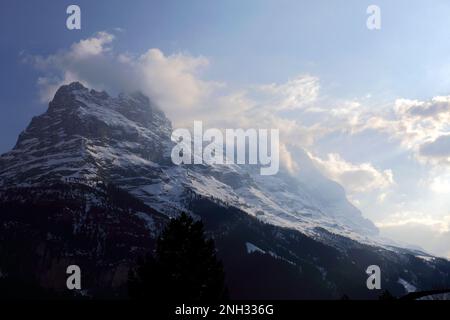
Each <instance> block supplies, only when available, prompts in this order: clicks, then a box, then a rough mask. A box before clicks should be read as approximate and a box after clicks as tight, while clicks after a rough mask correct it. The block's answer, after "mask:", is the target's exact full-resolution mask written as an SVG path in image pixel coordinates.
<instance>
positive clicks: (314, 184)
mask: <svg viewBox="0 0 450 320" xmlns="http://www.w3.org/2000/svg"><path fill="white" fill-rule="evenodd" d="M171 132H172V127H171V123H170V121H169V120H168V119H167V118H166V117H165V115H164V113H163V112H162V111H160V110H159V109H158V108H157V107H156V106H154V105H153V104H152V103H151V101H150V100H149V99H148V98H147V97H146V96H144V95H143V94H141V93H133V94H120V95H119V96H118V97H116V98H113V97H110V96H109V95H108V94H107V93H105V92H97V91H95V90H89V89H87V88H85V87H84V86H83V85H82V84H80V83H79V82H74V83H71V84H69V85H65V86H62V87H61V88H59V90H58V91H57V92H56V94H55V97H54V99H53V100H52V101H51V102H50V104H49V108H48V110H47V112H45V113H44V114H43V115H41V116H38V117H35V118H33V120H32V121H31V123H30V125H29V126H28V127H27V129H26V130H25V131H24V132H22V133H21V134H20V136H19V139H18V142H17V144H16V146H15V147H14V149H13V150H12V151H10V152H8V153H6V154H4V155H3V156H1V158H0V186H2V187H8V186H16V187H17V186H31V185H38V184H40V183H48V182H49V181H65V180H67V179H77V180H78V181H85V182H86V183H89V181H92V180H102V181H104V182H109V183H113V184H114V185H116V186H119V187H120V188H122V189H124V190H126V191H129V192H130V193H131V194H133V195H135V196H136V197H138V198H139V199H141V200H143V201H144V203H146V204H147V205H148V206H150V207H152V208H154V209H156V210H158V211H160V212H163V213H166V214H167V215H173V214H176V213H178V212H181V211H189V202H190V199H191V198H192V197H193V196H201V197H206V198H210V199H214V200H215V201H220V202H223V203H227V205H229V206H235V207H237V208H239V209H242V210H243V211H245V212H247V213H248V214H250V215H253V216H258V218H259V219H260V220H262V221H265V222H268V223H272V224H275V225H280V226H286V227H290V228H294V229H297V230H301V231H304V232H308V233H311V234H312V233H314V232H315V231H314V230H315V228H316V227H320V228H325V229H328V230H330V231H332V232H335V233H339V234H343V235H347V236H351V235H354V236H355V237H359V238H364V237H366V236H372V235H376V233H377V229H376V227H375V226H374V225H373V224H372V223H371V222H370V221H369V220H367V219H364V218H363V217H362V215H361V213H360V212H359V211H358V210H357V209H356V208H355V207H354V206H352V205H351V204H350V203H349V202H348V201H347V199H346V198H345V193H344V192H343V189H342V188H341V187H340V186H339V185H337V184H336V183H334V182H332V181H330V180H327V179H326V178H325V177H323V176H322V175H321V174H320V173H319V172H318V171H317V170H316V169H315V168H314V166H313V165H312V164H311V162H310V160H309V158H308V157H307V156H306V154H303V155H302V154H300V155H298V159H297V160H298V161H299V162H300V165H301V166H302V168H305V169H304V171H306V172H305V174H304V175H301V176H300V177H299V178H293V177H291V176H290V175H289V174H288V173H287V172H283V171H282V172H280V173H279V174H278V175H276V176H273V177H261V176H259V175H258V174H257V172H256V170H253V168H252V167H251V166H249V165H247V166H245V165H244V166H237V165H227V166H223V165H222V166H204V165H202V166H195V165H192V166H176V165H174V164H172V162H171V159H170V151H171V148H172V146H173V143H172V141H171V140H170V136H171Z"/></svg>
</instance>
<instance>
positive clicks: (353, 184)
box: [309, 153, 394, 193]
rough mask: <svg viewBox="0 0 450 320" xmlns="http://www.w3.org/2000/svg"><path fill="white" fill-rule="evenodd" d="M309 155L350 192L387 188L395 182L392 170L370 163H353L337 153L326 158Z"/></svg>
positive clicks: (329, 175) (320, 167) (323, 170)
mask: <svg viewBox="0 0 450 320" xmlns="http://www.w3.org/2000/svg"><path fill="white" fill-rule="evenodd" d="M309 156H310V158H311V159H312V160H313V162H314V164H315V165H316V166H317V167H318V168H319V170H321V171H322V172H324V173H325V175H327V176H328V177H329V178H331V179H332V180H334V181H337V182H339V183H340V184H341V185H343V186H344V187H345V188H346V190H347V191H349V192H350V193H358V192H367V191H371V190H380V189H385V188H388V187H390V186H392V185H393V184H394V178H393V174H392V171H391V170H384V171H380V170H377V169H376V168H375V167H373V165H372V164H370V163H361V164H353V163H350V162H347V161H345V160H344V159H342V158H341V156H340V155H339V154H336V153H330V154H328V157H327V159H325V160H324V159H321V158H319V157H317V156H314V155H312V154H311V153H310V154H309Z"/></svg>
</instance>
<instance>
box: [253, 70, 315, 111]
mask: <svg viewBox="0 0 450 320" xmlns="http://www.w3.org/2000/svg"><path fill="white" fill-rule="evenodd" d="M254 89H255V91H257V92H258V93H259V94H261V95H262V99H263V100H264V101H265V104H267V105H269V106H270V107H271V108H272V110H295V109H301V108H304V107H305V106H307V105H310V104H311V103H312V102H314V101H316V100H317V98H318V95H319V89H320V86H319V79H318V78H317V77H313V76H310V75H301V76H298V77H296V78H293V79H291V80H288V81H287V82H285V83H281V84H276V83H271V84H265V85H259V86H255V87H254Z"/></svg>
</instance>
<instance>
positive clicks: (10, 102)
mask: <svg viewBox="0 0 450 320" xmlns="http://www.w3.org/2000/svg"><path fill="white" fill-rule="evenodd" d="M69 4H77V5H79V6H80V7H81V12H82V29H81V30H72V31H70V30H67V29H66V27H65V20H66V17H67V15H66V13H65V11H66V8H67V6H68V5H69ZM370 4H375V5H378V6H379V7H380V9H381V29H380V30H376V31H371V30H368V29H367V27H366V19H367V17H368V15H367V13H366V9H367V7H368V6H369V5H370ZM0 13H1V19H0V32H1V41H0V61H1V70H2V72H1V73H0V115H1V116H0V134H1V136H2V138H1V139H0V152H6V151H7V150H9V149H10V148H12V147H13V145H14V143H15V141H16V138H17V135H18V134H19V133H20V131H21V130H23V129H24V128H25V127H26V125H27V124H28V123H29V121H30V120H31V118H32V117H33V116H35V115H38V114H40V113H42V112H43V111H45V109H46V100H45V98H43V96H42V94H43V93H42V90H50V89H49V88H43V86H42V83H41V85H39V84H38V81H39V80H38V79H41V80H42V79H44V80H45V81H46V82H45V83H46V84H48V82H52V84H57V83H58V81H59V80H61V81H64V80H65V79H64V76H63V75H64V74H66V75H67V73H69V74H70V77H69V78H70V79H72V78H73V77H74V78H76V79H78V80H83V81H85V82H88V83H92V84H93V85H94V86H95V85H97V86H100V87H101V88H104V89H109V90H112V91H114V90H115V89H118V88H117V87H118V86H120V84H119V83H114V84H112V83H111V81H109V80H108V79H104V81H103V79H101V77H99V76H98V74H100V75H101V74H102V72H105V70H107V69H110V68H114V67H113V63H114V61H118V59H119V55H122V56H121V58H123V57H125V58H126V59H127V62H126V63H124V64H123V66H122V67H123V68H125V69H121V70H119V71H114V72H113V73H111V74H112V75H115V76H119V75H123V74H124V72H126V70H127V69H126V67H127V66H130V65H133V66H134V67H133V68H146V67H149V68H150V67H152V68H153V67H154V68H157V69H158V70H163V71H164V72H167V73H168V74H173V75H174V79H175V80H176V81H179V82H180V83H181V84H182V86H180V88H181V89H183V90H184V91H180V92H178V91H177V89H178V90H181V89H180V88H176V86H174V87H173V88H172V87H171V86H172V85H173V83H172V82H171V80H173V79H167V78H164V79H161V78H158V76H157V75H156V74H155V73H151V72H150V73H149V74H148V73H144V74H142V73H141V72H140V71H139V70H134V69H133V70H134V71H130V74H129V77H130V79H127V80H130V82H131V83H133V80H134V79H131V77H133V76H134V77H137V78H139V79H145V81H147V80H148V81H150V85H152V83H151V82H153V83H154V82H158V83H162V84H163V86H160V88H157V89H154V88H151V89H148V88H147V89H148V93H149V95H152V94H155V95H157V96H158V97H160V96H161V92H162V91H170V90H172V89H173V92H174V96H175V97H176V99H173V97H164V94H162V95H163V98H162V100H161V104H163V105H165V104H167V110H166V112H167V113H168V114H169V115H170V114H171V112H172V113H175V112H174V109H173V108H174V107H173V106H174V105H176V106H178V105H183V103H185V104H186V110H193V109H192V108H193V107H192V104H198V105H199V106H200V107H199V108H198V110H197V111H198V112H202V111H204V110H205V106H211V105H216V104H223V106H222V107H220V108H219V107H217V108H218V112H217V114H218V115H223V114H225V113H220V112H225V111H224V110H234V109H233V108H235V111H236V110H237V111H236V112H239V110H241V109H239V108H242V110H243V112H241V113H239V114H242V117H245V115H246V114H251V113H252V112H254V110H255V108H261V110H266V111H267V110H270V112H267V114H266V115H267V116H266V117H265V118H264V119H263V120H262V121H261V122H264V121H266V120H267V119H271V122H267V123H279V124H280V123H281V124H282V125H283V126H284V127H287V128H291V130H289V129H287V130H286V133H285V137H286V139H289V138H291V139H297V138H298V140H299V141H301V142H299V143H298V145H295V146H289V147H302V148H305V149H306V150H307V151H308V152H309V153H310V156H311V158H312V159H314V161H315V162H316V163H317V166H318V167H320V168H321V169H322V170H323V172H324V174H326V175H328V176H329V177H330V178H332V179H335V180H337V181H338V182H339V183H341V184H342V185H343V186H344V187H345V188H346V190H347V194H348V196H349V199H350V200H351V201H352V202H353V203H354V204H355V205H357V206H358V207H359V208H360V209H361V210H362V211H363V213H364V214H365V215H366V216H368V217H369V218H370V219H372V220H373V221H375V222H376V223H377V224H378V225H379V226H380V228H381V229H382V234H384V235H387V236H390V237H392V238H394V239H396V240H398V241H406V242H410V243H414V244H417V245H421V246H423V247H424V248H426V249H427V250H430V251H432V252H435V253H437V254H440V255H445V256H450V245H448V244H446V243H450V241H449V240H450V233H449V228H450V213H449V210H448V209H447V208H449V205H450V203H449V201H448V200H446V199H447V198H448V192H447V190H450V182H448V181H450V169H449V167H450V165H449V164H448V160H449V157H446V156H447V154H446V153H445V152H446V151H447V150H446V149H445V148H446V147H447V145H446V144H445V143H442V141H440V140H439V141H438V138H439V137H442V139H441V140H443V139H446V136H447V133H448V132H449V128H448V125H446V121H447V120H448V118H447V116H448V114H449V113H450V109H445V108H444V109H442V108H441V107H440V106H442V105H444V106H447V104H448V105H450V103H448V101H447V100H446V99H444V98H436V97H439V96H444V97H446V96H448V95H450V41H449V39H450V22H449V21H450V20H449V19H448V17H449V16H450V2H448V1H444V0H442V1H438V0H437V1H433V3H432V5H430V2H429V1H425V0H422V1H418V0H417V1H406V0H404V1H401V0H395V1H392V0H391V1H381V0H376V1H361V0H354V1H345V2H342V1H340V2H338V1H324V0H319V1H268V0H246V1H232V0H229V1H220V2H219V1H206V0H203V1H199V0H197V1H138V0H136V1H132V2H125V1H114V0H113V1H75V2H73V1H57V2H56V1H50V0H49V1H32V2H31V1H24V0H18V1H6V0H4V1H1V3H0ZM119 28H120V29H119ZM98 32H104V34H103V35H99V34H98ZM105 34H107V35H111V37H112V38H108V37H107V36H105ZM83 39H84V40H86V39H96V41H100V43H101V44H100V46H101V49H102V50H101V52H99V53H98V55H97V56H95V57H89V58H86V57H81V58H79V56H76V55H75V57H78V58H79V60H77V59H78V58H75V60H76V61H75V62H74V61H73V59H72V60H70V58H71V57H74V55H72V56H71V55H70V52H71V51H72V53H73V51H76V50H77V49H76V48H74V47H73V46H74V44H76V43H80V41H82V40H83ZM91 44H92V42H87V45H91ZM79 47H80V46H78V49H79ZM149 49H154V50H153V51H149ZM77 52H78V51H77ZM37 57H40V58H41V62H42V61H45V63H44V66H42V65H41V66H40V67H37V65H38V63H37ZM121 58H120V59H121ZM89 59H91V60H89ZM100 59H103V60H100ZM25 60H26V61H25ZM55 61H57V62H56V64H57V65H52V63H55ZM99 61H102V62H101V63H100V65H102V68H103V69H98V70H95V68H94V70H93V71H97V73H98V74H96V75H93V74H92V73H89V72H88V71H89V70H88V69H90V68H91V67H92V66H96V65H98V62H99ZM103 63H104V64H103ZM65 64H68V65H70V66H68V67H66V66H65ZM77 68H80V69H79V70H83V71H80V72H78V71H79V70H78V69H77ZM124 70H125V71H124ZM125 74H126V73H125ZM66 78H67V77H66ZM55 79H56V80H55ZM66 80H67V79H66ZM136 81H137V80H136ZM53 82H55V83H53ZM140 89H143V90H144V91H145V90H146V88H140ZM158 90H159V91H158ZM48 92H51V91H47V93H48ZM189 95H191V96H189ZM289 95H294V98H295V99H294V100H295V101H294V102H295V104H296V105H290V104H289V103H290V102H289V101H291V100H289ZM185 96H188V98H189V100H186V99H184V98H185ZM291 98H292V97H291ZM183 99H184V100H183ZM449 101H450V99H449ZM291 102H292V101H291ZM283 104H286V107H285V108H280V107H279V105H283ZM201 105H203V107H201ZM230 105H233V106H234V107H230ZM248 106H252V107H248ZM271 107H272V108H271ZM417 108H419V109H420V108H421V109H420V110H419V111H420V112H422V114H424V113H425V111H430V110H431V109H433V108H434V109H439V110H440V111H439V113H435V114H433V117H432V118H430V117H425V116H424V117H422V118H420V117H418V116H414V115H413V112H416V111H417V110H416V109H417ZM319 109H320V111H317V110H319ZM434 109H433V110H434ZM244 111H245V112H244ZM227 112H230V111H227ZM192 113H193V114H195V112H192ZM181 114H182V115H184V116H186V114H187V111H186V113H182V112H181ZM227 114H229V113H227ZM415 114H417V112H416V113H415ZM210 120H211V123H217V121H218V119H210ZM174 121H175V122H176V119H174ZM242 123H244V124H249V122H248V119H242ZM222 124H223V125H226V121H225V123H222ZM291 126H292V127H291ZM327 130H328V131H327ZM325 131H326V132H325ZM299 132H300V133H301V135H302V136H301V137H298V136H296V135H295V134H299ZM309 136H311V139H312V140H313V142H308V141H309V140H308V139H307V138H308V137H309ZM303 138H304V139H303ZM303 140H305V141H303ZM306 140H308V141H306ZM438 142H439V143H440V144H439V146H442V148H443V149H442V152H441V153H440V154H439V155H437V154H436V152H435V151H434V153H430V152H428V151H429V150H435V149H436V148H434V149H433V147H429V146H428V145H431V144H433V143H435V144H437V143H438ZM288 144H291V145H292V143H289V142H286V145H288ZM427 146H428V147H427ZM427 150H428V151H427ZM439 150H441V149H439ZM442 154H444V156H442ZM449 154H450V151H449ZM294 160H295V159H294ZM412 234H420V235H421V236H420V237H419V236H417V237H413V236H411V235H412Z"/></svg>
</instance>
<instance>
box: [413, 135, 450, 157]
mask: <svg viewBox="0 0 450 320" xmlns="http://www.w3.org/2000/svg"><path fill="white" fill-rule="evenodd" d="M419 154H420V156H421V157H425V158H428V159H429V160H430V161H431V160H432V159H434V160H435V161H437V162H439V163H447V164H450V134H445V135H442V136H439V137H437V138H436V139H435V140H433V141H430V142H425V143H423V144H422V145H420V147H419Z"/></svg>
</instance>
